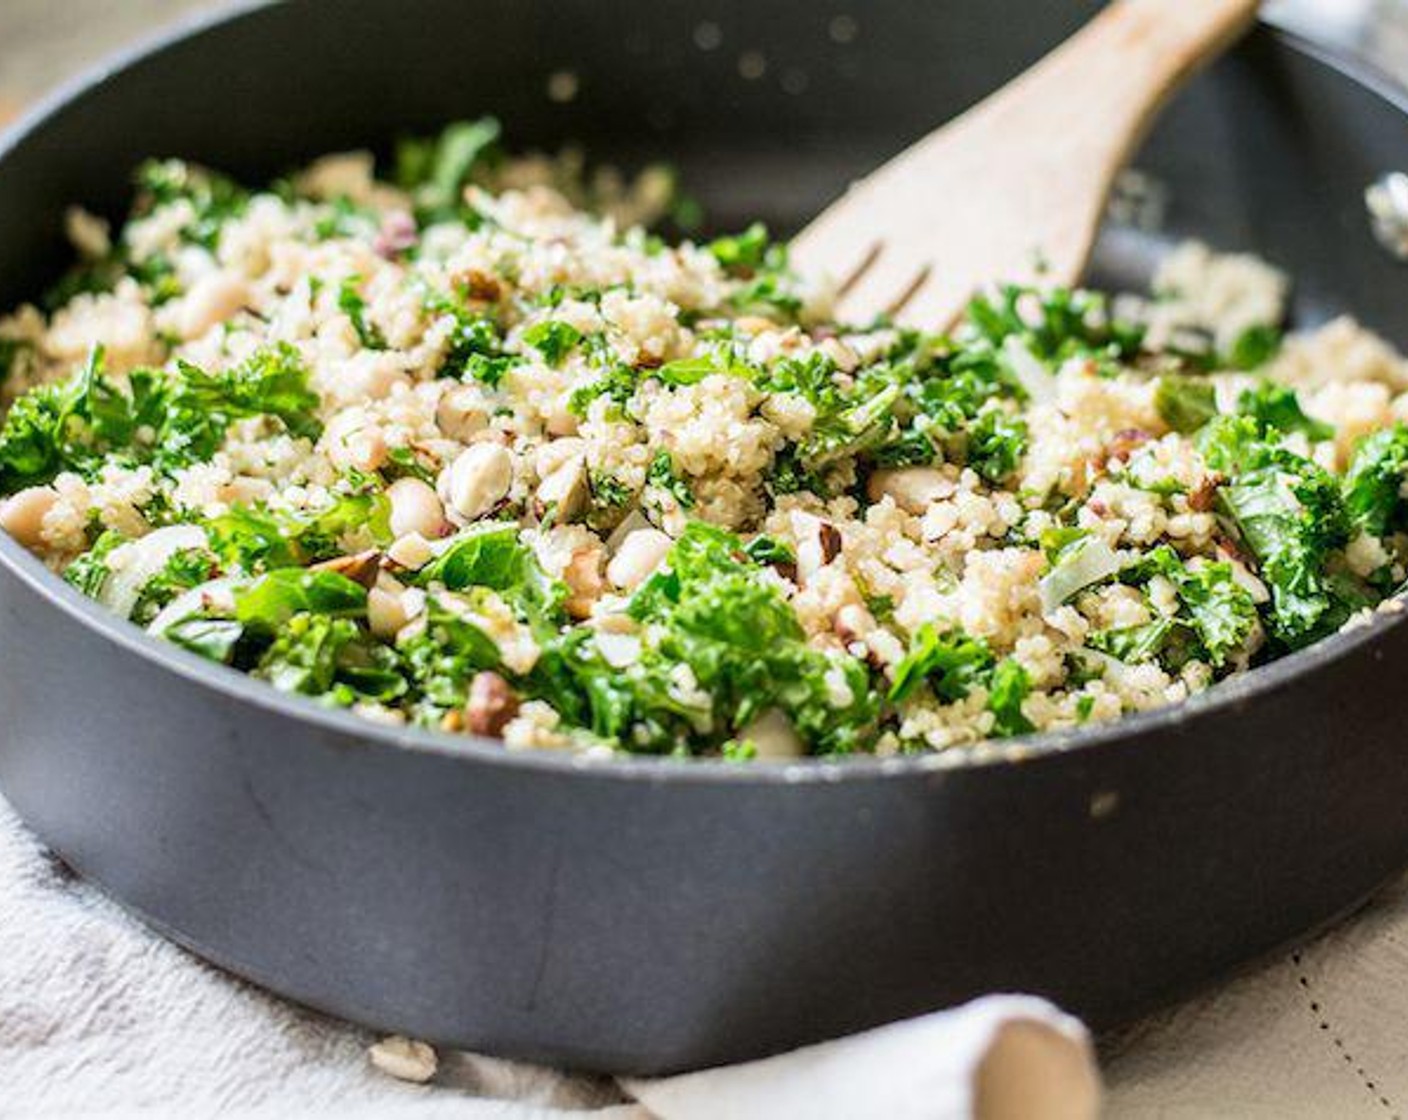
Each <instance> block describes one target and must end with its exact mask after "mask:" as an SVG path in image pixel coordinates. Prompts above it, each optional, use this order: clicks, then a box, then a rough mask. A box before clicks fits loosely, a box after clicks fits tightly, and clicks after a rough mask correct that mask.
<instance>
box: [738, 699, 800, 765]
mask: <svg viewBox="0 0 1408 1120" xmlns="http://www.w3.org/2000/svg"><path fill="white" fill-rule="evenodd" d="M738 738H739V739H740V740H747V741H748V742H750V743H752V744H753V746H754V747H756V748H757V751H758V757H759V758H801V757H802V755H804V754H806V744H804V743H803V742H802V737H801V736H800V735H798V734H797V730H796V728H794V727H793V726H792V721H791V720H790V719H788V718H787V716H786V715H785V714H784V713H783V712H781V711H779V710H778V709H777V708H769V709H768V710H767V711H766V712H764V713H763V714H762V715H760V716H759V717H758V718H757V719H755V720H754V721H753V722H752V723H750V724H749V725H748V726H747V727H744V728H743V729H741V730H740V731H739V732H738Z"/></svg>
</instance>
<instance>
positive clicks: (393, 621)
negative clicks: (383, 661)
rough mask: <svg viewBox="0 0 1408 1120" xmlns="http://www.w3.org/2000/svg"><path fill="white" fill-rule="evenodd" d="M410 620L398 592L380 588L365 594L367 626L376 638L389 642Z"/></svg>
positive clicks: (374, 588)
mask: <svg viewBox="0 0 1408 1120" xmlns="http://www.w3.org/2000/svg"><path fill="white" fill-rule="evenodd" d="M410 620H411V619H410V616H409V615H408V614H407V613H406V607H405V604H404V603H403V602H402V601H401V596H400V594H399V593H398V592H396V591H392V590H385V589H383V588H381V587H373V588H372V589H371V590H370V591H368V592H367V625H368V626H369V627H370V628H371V632H372V633H373V634H375V635H376V636H377V637H378V638H381V639H382V640H383V641H390V640H391V639H392V638H394V637H396V634H397V632H398V631H399V630H400V629H401V627H403V626H405V625H406V623H408V622H409V621H410Z"/></svg>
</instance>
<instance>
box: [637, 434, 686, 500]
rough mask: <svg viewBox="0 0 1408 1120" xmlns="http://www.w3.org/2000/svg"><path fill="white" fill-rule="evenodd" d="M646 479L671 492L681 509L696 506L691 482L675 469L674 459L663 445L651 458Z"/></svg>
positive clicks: (652, 484)
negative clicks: (690, 486)
mask: <svg viewBox="0 0 1408 1120" xmlns="http://www.w3.org/2000/svg"><path fill="white" fill-rule="evenodd" d="M645 481H646V483H647V485H650V486H654V487H655V488H656V489H657V490H663V491H664V492H665V493H666V494H669V495H670V497H672V498H674V499H675V503H676V504H677V505H678V506H679V507H680V509H693V508H694V494H693V493H692V492H691V491H690V489H689V483H688V482H686V481H685V479H684V476H683V475H682V474H680V473H679V471H677V470H676V469H675V461H674V459H673V458H672V457H671V455H670V453H669V452H668V451H666V450H665V449H664V448H663V447H662V448H661V449H660V450H659V451H657V452H656V453H655V457H654V458H653V459H651V460H650V466H649V467H648V468H647V469H646V472H645Z"/></svg>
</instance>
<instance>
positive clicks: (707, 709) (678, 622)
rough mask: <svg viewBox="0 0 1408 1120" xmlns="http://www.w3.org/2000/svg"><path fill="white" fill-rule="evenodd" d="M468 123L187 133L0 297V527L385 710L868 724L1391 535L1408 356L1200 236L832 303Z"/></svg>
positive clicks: (837, 742) (1284, 594)
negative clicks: (333, 131)
mask: <svg viewBox="0 0 1408 1120" xmlns="http://www.w3.org/2000/svg"><path fill="white" fill-rule="evenodd" d="M497 132H498V130H497V126H496V125H495V124H494V123H493V122H492V121H478V122H466V123H462V124H457V125H454V126H452V127H450V128H449V129H447V130H446V131H445V132H444V133H443V134H442V135H441V136H439V137H434V138H429V139H424V140H419V141H410V142H405V143H403V144H402V145H401V146H400V148H399V151H398V153H397V158H396V160H395V166H394V168H393V169H391V170H390V171H388V172H387V173H385V175H384V177H383V178H378V176H377V173H376V168H375V166H374V163H373V160H372V158H371V157H370V156H368V155H363V154H353V155H335V156H330V157H327V158H325V159H322V160H320V161H319V162H317V163H316V164H314V165H313V166H312V167H311V168H309V169H307V170H306V171H304V172H302V173H300V174H298V175H296V176H294V177H292V178H291V179H289V180H287V181H281V182H279V183H277V184H275V185H274V186H272V187H271V188H269V189H267V190H264V191H259V192H252V191H248V190H246V189H244V188H243V187H241V186H239V185H237V184H235V183H234V182H231V181H230V180H228V179H226V178H224V177H223V176H221V175H219V174H216V173H214V172H212V171H208V170H205V169H202V168H199V167H196V166H193V165H190V164H186V163H182V162H177V161H164V162H154V163H151V164H149V165H147V166H144V167H143V168H141V169H140V171H139V172H138V175H137V200H136V203H135V206H134V210H133V213H132V214H131V216H130V218H129V220H128V221H127V223H126V224H125V225H124V226H123V227H122V228H121V229H120V230H119V231H118V232H117V233H116V234H113V233H111V232H110V230H109V229H108V227H107V226H106V224H105V223H103V222H101V221H99V220H97V219H96V218H94V217H92V216H90V215H87V214H84V213H82V212H80V211H74V212H73V213H72V214H71V215H70V221H69V225H70V233H71V236H72V239H73V241H74V243H75V245H76V246H77V248H78V250H79V251H80V253H81V254H82V256H83V261H82V263H81V264H80V265H79V266H78V267H77V268H76V269H75V270H74V271H73V272H72V273H71V274H70V275H69V276H68V277H67V278H66V279H65V280H64V281H63V282H62V283H61V284H60V285H59V286H58V288H57V289H56V290H54V291H53V292H52V293H50V295H49V296H48V298H47V299H46V300H45V301H44V303H43V305H42V306H25V307H22V308H20V309H19V310H18V311H16V312H15V313H13V314H12V315H10V316H9V317H7V318H4V319H0V409H3V410H4V423H3V430H0V495H4V496H5V498H4V505H3V506H0V523H3V526H4V528H5V529H6V530H8V531H9V532H10V533H11V534H12V535H13V536H14V537H15V538H16V539H18V540H19V541H20V542H21V543H23V544H24V545H26V546H28V547H29V548H30V549H32V550H33V551H34V552H35V553H36V554H37V555H39V556H40V557H42V558H43V560H44V561H45V562H46V563H47V564H48V565H49V566H50V567H52V568H53V569H54V570H55V571H56V572H60V573H62V575H63V578H64V579H66V580H68V582H70V583H71V584H73V585H74V586H75V587H77V588H79V589H80V590H81V591H83V592H84V593H86V594H88V595H90V596H92V597H94V598H96V599H97V600H99V601H100V602H102V603H104V604H105V605H106V606H107V607H109V608H110V609H112V610H113V611H115V612H117V613H119V614H121V615H123V616H124V617H127V618H130V619H131V620H132V621H133V622H134V623H136V624H137V625H140V626H143V627H145V628H147V629H148V630H149V631H150V632H151V633H152V634H155V635H158V636H160V637H162V638H164V639H165V640H167V641H169V642H173V643H175V644H177V645H179V646H182V647H184V648H185V649H188V650H192V651H194V652H196V653H198V654H201V655H203V656H205V657H207V658H210V659H211V660H214V661H218V662H223V663H225V664H228V665H232V666H234V667H236V668H238V669H240V670H243V671H245V672H248V673H249V674H251V675H253V676H255V677H258V678H261V679H263V680H265V681H267V682H269V684H270V685H272V686H273V687H275V688H278V689H282V690H284V691H286V692H291V693H299V694H302V695H305V696H309V697H315V698H317V699H319V700H320V701H322V702H323V703H325V704H329V705H334V706H337V707H346V708H350V709H352V710H354V711H356V712H359V713H361V714H363V715H365V716H367V717H368V718H370V719H374V720H377V721H379V722H384V723H391V724H401V723H413V724H417V725H421V726H425V727H432V728H440V729H443V730H445V731H449V732H459V733H473V734H478V735H487V736H492V737H496V738H500V739H502V741H503V742H504V744H505V745H506V746H507V747H509V748H519V749H522V748H562V749H574V750H582V751H588V752H593V753H599V754H609V753H611V752H614V751H632V752H645V753H654V754H674V755H722V756H723V757H725V758H729V759H747V758H754V757H763V758H778V757H795V756H800V755H806V754H816V755H843V754H849V753H855V752H867V753H870V752H873V753H877V754H894V753H899V752H915V751H936V750H945V749H951V748H962V747H964V746H968V745H973V744H979V743H983V742H987V741H991V740H993V739H998V738H1004V737H1009V736H1015V735H1025V734H1027V733H1030V732H1033V731H1040V730H1047V729H1054V728H1069V727H1073V726H1076V725H1079V724H1083V723H1086V722H1089V721H1095V720H1109V719H1113V718H1116V717H1118V716H1120V715H1121V714H1122V713H1126V712H1132V711H1139V710H1144V709H1148V708H1153V707H1157V706H1159V705H1163V704H1168V703H1171V702H1175V701H1178V700H1181V699H1183V698H1185V697H1187V696H1189V695H1190V694H1192V693H1195V692H1199V691H1201V690H1203V689H1206V688H1207V687H1208V686H1209V685H1211V684H1213V683H1214V682H1215V681H1217V680H1218V679H1220V678H1222V677H1225V676H1227V675H1229V674H1233V673H1238V672H1242V671H1244V670H1246V669H1247V668H1248V667H1250V666H1252V665H1254V664H1256V663H1258V662H1260V661H1263V660H1266V659H1269V658H1273V657H1275V656H1277V655H1279V654H1282V653H1284V652H1287V651H1290V650H1294V649H1297V648H1299V647H1301V646H1304V645H1306V644H1307V643H1310V642H1313V641H1315V640H1316V639H1318V638H1320V637H1322V636H1324V635H1327V634H1330V633H1333V632H1334V631H1336V630H1338V629H1340V628H1342V627H1343V626H1345V625H1346V624H1349V623H1352V622H1354V621H1356V620H1360V619H1362V618H1363V617H1364V616H1365V612H1366V611H1367V610H1368V609H1370V608H1372V607H1373V606H1375V605H1376V604H1378V603H1380V602H1381V601H1383V600H1385V599H1386V597H1387V596H1389V595H1390V594H1391V593H1392V592H1393V591H1394V589H1395V588H1397V587H1398V585H1399V584H1400V583H1401V582H1402V581H1403V580H1404V578H1405V569H1406V568H1408V497H1405V495H1408V487H1405V480H1408V426H1405V425H1404V424H1403V423H1402V421H1403V420H1405V419H1408V395H1405V393H1404V390H1405V389H1408V364H1406V363H1405V362H1404V360H1403V359H1402V358H1400V357H1399V356H1398V355H1397V354H1396V353H1394V352H1393V351H1392V350H1391V349H1390V348H1389V347H1388V346H1386V345H1385V344H1384V343H1382V342H1381V341H1379V340H1378V339H1376V338H1375V337H1374V336H1373V335H1371V334H1369V333H1368V332H1366V331H1364V330H1362V329H1361V328H1359V327H1358V326H1356V325H1355V324H1354V323H1353V322H1351V321H1349V320H1347V319H1346V320H1339V321H1335V322H1331V323H1329V324H1328V325H1325V326H1323V327H1321V328H1319V329H1318V330H1316V331H1314V332H1312V333H1308V334H1304V335H1300V336H1292V337H1289V338H1286V339H1285V340H1283V339H1282V338H1281V335H1280V332H1279V330H1278V326H1279V324H1280V322H1281V320H1282V316H1283V305H1284V301H1285V296H1286V287H1287V283H1286V279H1285V278H1284V277H1283V276H1282V275H1281V274H1279V273H1278V272H1276V271H1275V270H1273V269H1272V268H1270V267H1269V266H1267V265H1265V264H1262V263H1260V262H1258V261H1256V260H1254V259H1251V258H1247V257H1237V256H1218V255H1215V254H1213V253H1211V252H1210V251H1209V250H1207V249H1206V248H1204V247H1202V246H1199V245H1188V246H1185V247H1183V248H1182V249H1180V250H1178V251H1177V252H1175V253H1174V254H1173V255H1172V256H1171V257H1170V259H1169V260H1168V261H1167V262H1166V264H1165V266H1164V268H1163V269H1162V271H1161V273H1160V275H1159V276H1158V278H1157V280H1156V282H1155V285H1154V290H1153V296H1152V297H1150V298H1147V299H1136V298H1133V297H1120V298H1119V299H1116V300H1114V301H1110V300H1107V299H1106V298H1104V297H1102V296H1100V295H1097V294H1094V293H1090V292H1085V291H1068V290H1062V289H1052V290H1033V289H1021V288H1010V289H1007V290H1003V291H999V292H993V293H990V294H987V295H985V296H982V297H980V298H977V299H975V300H974V301H973V303H972V305H971V307H970V309H969V311H968V314H967V317H966V320H965V322H964V323H963V324H962V325H961V326H960V327H958V328H957V329H956V330H955V331H954V332H952V333H951V334H948V335H941V334H926V333H921V332H917V331H913V330H901V329H896V328H894V327H892V326H890V325H888V324H886V323H883V322H881V323H874V324H868V325H864V326H845V325H841V324H838V323H835V322H833V321H832V320H831V319H830V317H829V315H828V292H827V290H826V289H825V287H823V286H820V285H818V284H816V283H809V282H807V281H806V280H805V279H803V278H799V277H797V276H794V275H793V274H792V273H791V272H790V271H789V269H788V265H787V257H786V252H785V249H784V248H783V246H781V245H778V244H775V243H773V242H771V241H770V240H769V238H768V236H767V234H766V232H765V231H764V230H763V229H761V228H759V227H755V228H752V229H749V230H747V231H745V232H743V233H741V234H739V235H737V236H732V237H724V238H721V239H719V240H715V241H712V242H710V243H707V244H690V243H685V244H680V245H672V244H667V243H665V242H664V241H662V240H661V239H660V238H658V237H656V236H653V235H651V234H649V233H647V232H644V227H645V226H646V225H648V224H649V223H650V222H651V221H652V220H653V219H655V218H656V217H658V216H659V215H660V213H661V211H662V209H663V208H664V207H665V206H666V205H668V203H669V198H670V195H671V183H670V181H669V178H668V176H666V175H664V174H663V173H660V172H649V173H647V174H645V175H643V176H642V177H641V178H640V179H638V180H636V181H634V182H632V183H627V182H624V181H622V180H621V179H620V177H619V176H617V177H613V176H612V175H610V174H607V173H598V174H596V175H595V176H587V175H583V174H581V168H580V165H579V161H574V160H573V159H571V158H568V157H559V158H557V159H553V160H549V159H544V158H529V159H516V160H510V159H508V158H506V157H505V156H503V155H502V154H501V152H500V150H499V148H498V144H497Z"/></svg>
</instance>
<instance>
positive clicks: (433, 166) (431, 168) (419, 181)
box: [395, 117, 499, 226]
mask: <svg viewBox="0 0 1408 1120" xmlns="http://www.w3.org/2000/svg"><path fill="white" fill-rule="evenodd" d="M498 139H499V122H498V121H496V120H494V119H493V118H492V117H481V118H480V119H479V120H476V121H457V122H455V123H454V124H451V125H449V126H448V127H446V128H445V129H444V131H442V132H441V133H440V134H439V135H438V136H434V137H429V138H423V139H411V140H403V141H401V142H400V143H399V144H398V145H397V146H396V170H395V175H396V182H397V185H399V186H400V187H401V188H402V189H404V190H408V191H410V192H411V197H412V199H413V200H414V203H415V211H416V219H417V221H418V222H419V223H420V224H421V225H423V226H425V225H430V224H432V223H435V222H446V221H462V222H465V223H466V224H469V225H471V226H472V225H475V224H477V222H478V216H477V215H476V214H475V213H474V211H473V210H471V209H470V208H469V206H468V205H467V204H466V203H465V201H464V188H465V187H466V185H468V183H469V182H470V180H471V179H472V178H473V175H474V173H475V172H476V171H477V170H478V169H479V168H480V167H482V166H484V165H486V164H489V163H492V162H493V161H494V160H495V159H496V158H497V156H498V147H497V145H498Z"/></svg>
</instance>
